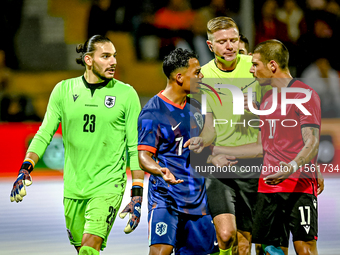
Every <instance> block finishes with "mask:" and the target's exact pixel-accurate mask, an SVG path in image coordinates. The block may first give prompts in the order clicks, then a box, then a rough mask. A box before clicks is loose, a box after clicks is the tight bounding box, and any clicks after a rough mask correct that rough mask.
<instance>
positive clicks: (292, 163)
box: [289, 160, 299, 173]
mask: <svg viewBox="0 0 340 255" xmlns="http://www.w3.org/2000/svg"><path fill="white" fill-rule="evenodd" d="M289 164H290V165H292V166H293V173H295V172H296V171H297V170H298V169H299V166H298V164H297V163H296V162H295V161H294V160H292V161H291V162H289Z"/></svg>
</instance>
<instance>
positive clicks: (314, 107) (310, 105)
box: [295, 90, 321, 128]
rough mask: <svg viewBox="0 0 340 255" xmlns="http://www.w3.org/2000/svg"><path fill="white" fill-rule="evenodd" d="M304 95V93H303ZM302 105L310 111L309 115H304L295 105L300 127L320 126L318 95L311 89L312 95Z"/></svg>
mask: <svg viewBox="0 0 340 255" xmlns="http://www.w3.org/2000/svg"><path fill="white" fill-rule="evenodd" d="M303 96H304V95H303ZM303 106H304V107H305V108H306V109H307V110H308V111H309V112H310V114H311V115H305V114H304V113H303V112H302V111H301V110H300V109H299V108H297V107H296V106H295V107H296V108H297V109H296V111H297V113H298V115H299V118H300V125H301V127H305V126H313V127H317V128H320V125H321V103H320V97H319V95H318V94H317V93H316V92H315V91H314V90H312V96H311V98H310V100H309V101H308V102H306V103H304V104H303Z"/></svg>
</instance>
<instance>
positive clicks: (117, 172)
mask: <svg viewBox="0 0 340 255" xmlns="http://www.w3.org/2000/svg"><path fill="white" fill-rule="evenodd" d="M77 52H78V53H81V57H80V58H79V59H77V63H78V64H82V65H83V66H85V68H86V70H85V73H84V75H83V76H81V77H77V78H73V79H68V80H64V81H61V82H60V83H58V84H57V85H56V86H55V88H54V89H53V91H52V93H51V96H50V99H49V103H48V106H47V111H46V114H45V117H44V120H43V123H42V125H41V126H40V128H39V131H38V132H37V134H36V135H35V137H34V139H33V141H32V143H31V144H30V146H29V148H28V150H27V154H26V157H25V159H24V162H23V164H22V166H21V169H20V171H19V175H18V177H17V179H16V181H15V182H14V185H13V189H12V191H11V195H10V199H11V201H12V202H13V201H16V202H20V201H22V199H23V197H24V196H25V195H26V188H25V186H28V185H30V184H31V183H32V179H31V176H30V172H31V171H32V170H33V168H34V165H35V164H36V163H37V162H38V160H39V158H41V157H42V156H43V154H44V152H45V149H46V147H47V146H48V145H49V143H50V141H51V139H52V137H53V135H54V133H55V131H56V130H57V128H58V126H59V123H60V122H61V125H62V132H63V143H64V147H65V167H64V213H65V221H66V228H67V232H68V235H69V239H70V243H71V244H72V245H74V246H75V248H76V249H77V251H78V252H79V254H93V255H94V254H99V251H100V250H103V249H104V248H105V247H106V241H107V237H108V235H109V233H110V231H111V228H112V225H113V222H114V220H115V218H116V215H117V212H118V210H119V207H120V205H121V202H122V198H123V195H124V191H125V186H126V180H127V177H126V160H127V159H126V151H127V152H128V157H129V159H130V168H131V172H132V182H133V183H132V190H131V202H130V203H129V204H128V205H127V206H126V207H125V209H124V210H123V211H122V212H121V213H120V215H119V216H120V217H121V218H124V217H125V216H126V215H127V214H128V213H129V214H130V219H129V222H128V224H127V226H126V228H125V229H124V231H125V233H130V232H132V231H133V230H134V229H135V228H136V227H137V225H138V223H139V220H140V212H141V205H142V194H143V179H144V172H143V171H142V170H140V168H139V163H138V151H137V143H138V133H137V132H138V131H137V120H138V115H139V112H140V102H139V98H138V95H137V93H136V91H135V90H134V88H133V87H131V86H130V85H128V84H125V83H123V82H121V81H118V80H116V79H114V78H113V76H114V73H115V68H116V65H117V61H116V49H115V47H114V45H113V43H112V42H111V41H110V40H109V39H108V38H106V37H103V36H100V35H95V36H92V37H91V38H90V39H89V40H87V41H86V42H85V44H84V45H82V44H80V45H78V46H77Z"/></svg>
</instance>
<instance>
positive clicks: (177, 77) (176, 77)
mask: <svg viewBox="0 0 340 255" xmlns="http://www.w3.org/2000/svg"><path fill="white" fill-rule="evenodd" d="M175 79H176V81H177V83H179V84H182V83H183V75H182V73H176V75H175Z"/></svg>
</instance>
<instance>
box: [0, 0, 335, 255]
mask: <svg viewBox="0 0 340 255" xmlns="http://www.w3.org/2000/svg"><path fill="white" fill-rule="evenodd" d="M183 3H184V4H183ZM176 5H178V6H177V7H176ZM0 6H1V7H0V21H1V24H2V25H1V28H0V34H1V39H0V101H1V105H0V145H1V146H0V155H2V158H3V160H2V163H1V164H2V167H1V171H0V254H6V255H7V254H8V255H10V254H13V255H17V254H75V251H74V250H73V247H71V246H70V245H69V244H68V239H67V235H66V231H65V224H64V218H63V207H62V189H63V184H62V167H63V145H62V139H61V129H59V130H58V131H57V134H56V135H55V137H54V139H53V142H52V143H51V145H50V146H49V148H48V150H47V152H46V153H45V156H44V158H43V159H42V160H41V161H40V163H39V164H38V165H37V167H36V169H35V171H34V172H33V174H32V176H33V186H31V187H29V188H28V194H29V195H28V196H27V197H25V201H24V202H23V203H20V204H14V203H10V201H9V193H10V189H11V186H12V183H13V181H14V179H15V176H16V175H17V171H18V168H19V167H20V164H21V162H22V159H23V157H24V155H25V151H26V149H27V145H28V144H29V142H30V140H31V139H32V137H33V135H34V134H35V132H36V131H37V129H38V127H39V125H40V123H41V122H40V121H41V120H42V118H43V116H44V113H45V110H46V106H47V102H48V98H49V95H50V93H51V91H52V89H53V87H54V86H55V85H56V84H57V83H58V82H59V81H61V80H63V79H67V78H71V77H75V76H79V75H82V73H83V68H82V67H81V66H77V65H76V63H75V58H76V57H78V56H77V53H76V51H75V47H76V45H77V44H78V43H84V42H85V40H86V39H87V37H88V35H91V34H93V33H105V34H106V35H107V36H108V37H109V38H110V39H111V40H112V41H113V43H114V44H115V47H116V49H117V52H118V56H117V59H118V65H117V69H116V78H117V79H119V80H122V81H124V82H126V83H129V84H131V85H132V86H134V88H135V89H136V90H137V92H138V94H139V96H140V99H141V103H142V105H144V104H145V102H146V101H147V100H148V99H149V98H150V97H151V96H153V95H154V94H156V93H158V92H159V91H160V90H162V89H163V88H164V86H165V84H166V79H165V76H164V75H163V73H162V67H161V61H160V59H161V58H162V56H163V55H164V54H166V52H167V51H169V50H170V49H171V47H187V48H190V47H191V48H193V49H195V51H197V52H198V53H199V55H200V61H201V64H204V63H206V62H207V60H209V59H210V58H212V56H211V55H209V54H210V53H209V51H207V49H206V48H207V47H206V46H205V45H204V41H205V23H206V19H209V18H208V17H209V15H215V16H216V15H228V16H231V17H233V18H234V19H235V20H236V21H237V22H238V24H239V26H240V30H241V32H242V33H243V34H244V35H246V36H247V37H248V39H249V43H250V50H251V49H252V47H253V46H254V44H255V43H257V42H259V41H261V40H265V39H269V38H273V37H270V36H274V37H275V35H276V36H277V37H275V38H279V39H280V40H282V41H284V42H285V43H286V44H287V45H289V49H290V52H291V53H293V54H291V68H292V70H291V72H292V73H293V74H294V76H296V77H304V71H306V73H307V75H308V72H307V71H308V70H309V73H311V72H312V73H317V72H318V71H315V70H319V73H320V75H319V76H318V78H320V79H321V80H319V81H320V82H324V83H325V85H324V87H323V89H321V90H320V91H321V92H320V97H321V100H322V103H323V104H324V107H323V113H322V114H323V122H322V129H321V134H322V137H321V143H320V152H319V162H320V163H321V164H322V163H323V164H328V167H327V169H326V173H325V186H326V187H325V191H324V193H323V194H322V195H321V196H320V197H319V230H320V231H319V242H318V246H319V254H339V250H340V244H339V241H338V240H340V219H339V217H338V215H339V211H340V208H339V207H340V198H339V195H338V194H337V192H338V183H339V179H338V177H339V176H340V175H339V174H338V172H339V164H340V135H339V132H338V129H339V127H340V120H339V119H338V117H340V107H339V103H338V102H339V98H340V92H339V91H340V83H339V69H340V68H339V67H340V62H339V61H338V59H339V56H338V55H339V51H338V50H337V46H336V45H339V44H338V41H339V31H338V28H339V27H340V26H338V22H339V20H340V19H339V17H340V7H339V3H338V1H335V0H327V1H326V0H296V1H294V0H277V1H276V0H266V1H265V0H257V1H251V0H241V1H228V0H196V1H189V0H188V1H176V0H169V1H167V0H161V1H159V0H158V1H156V0H145V1H136V0H126V1H123V2H119V3H117V2H116V1H111V0H96V1H91V0H2V1H1V3H0ZM162 8H168V9H172V8H175V9H176V8H177V9H179V10H181V11H182V12H183V13H185V16H186V17H191V19H183V20H181V19H182V18H183V16H181V14H179V16H178V17H179V20H181V21H182V22H183V24H180V25H178V24H170V23H171V22H169V26H170V25H174V26H176V25H178V26H179V27H177V28H174V27H166V26H164V24H162V22H161V20H162V17H161V13H160V12H159V10H161V9H162ZM98 13H99V14H98ZM165 18H167V17H165ZM175 20H176V19H175ZM157 22H158V23H157ZM268 24H269V25H268ZM270 24H274V25H275V27H276V30H275V29H274V32H273V31H271V30H270V29H269V30H268V29H267V28H268V27H267V26H269V27H270ZM176 29H177V30H183V31H184V32H186V33H189V34H191V37H190V38H189V39H188V38H187V37H185V36H184V38H181V35H182V33H176V32H174V31H177V30H176ZM164 31H167V33H169V34H171V36H172V37H171V38H164V37H165V36H164ZM275 31H276V32H277V33H276V34H275ZM284 33H286V34H284ZM202 43H203V44H202ZM320 59H321V60H320ZM311 63H312V64H311ZM313 63H315V65H314V66H313ZM309 65H310V66H309ZM308 68H309V69H308ZM313 68H316V69H313ZM313 70H314V72H313ZM305 75H306V74H305ZM307 77H308V76H307ZM317 85H318V84H317ZM317 85H316V86H317ZM313 88H314V87H313ZM324 88H326V89H324ZM330 164H332V165H333V170H331V168H330V167H329V166H330ZM145 190H146V189H145ZM128 199H129V198H128V195H127V194H126V195H125V198H124V201H123V204H125V203H126V202H127V201H128ZM142 215H143V216H142V217H143V219H142V221H141V223H140V226H139V227H138V229H137V230H136V231H135V232H134V233H133V234H131V235H125V234H124V233H123V228H124V225H125V223H126V220H120V219H118V218H117V219H116V223H115V225H114V228H113V231H112V234H111V236H110V239H109V242H108V248H107V249H106V250H105V251H104V252H103V253H104V254H147V251H148V240H147V210H146V198H145V200H144V204H143V213H142ZM290 254H294V251H293V250H292V249H290Z"/></svg>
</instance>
